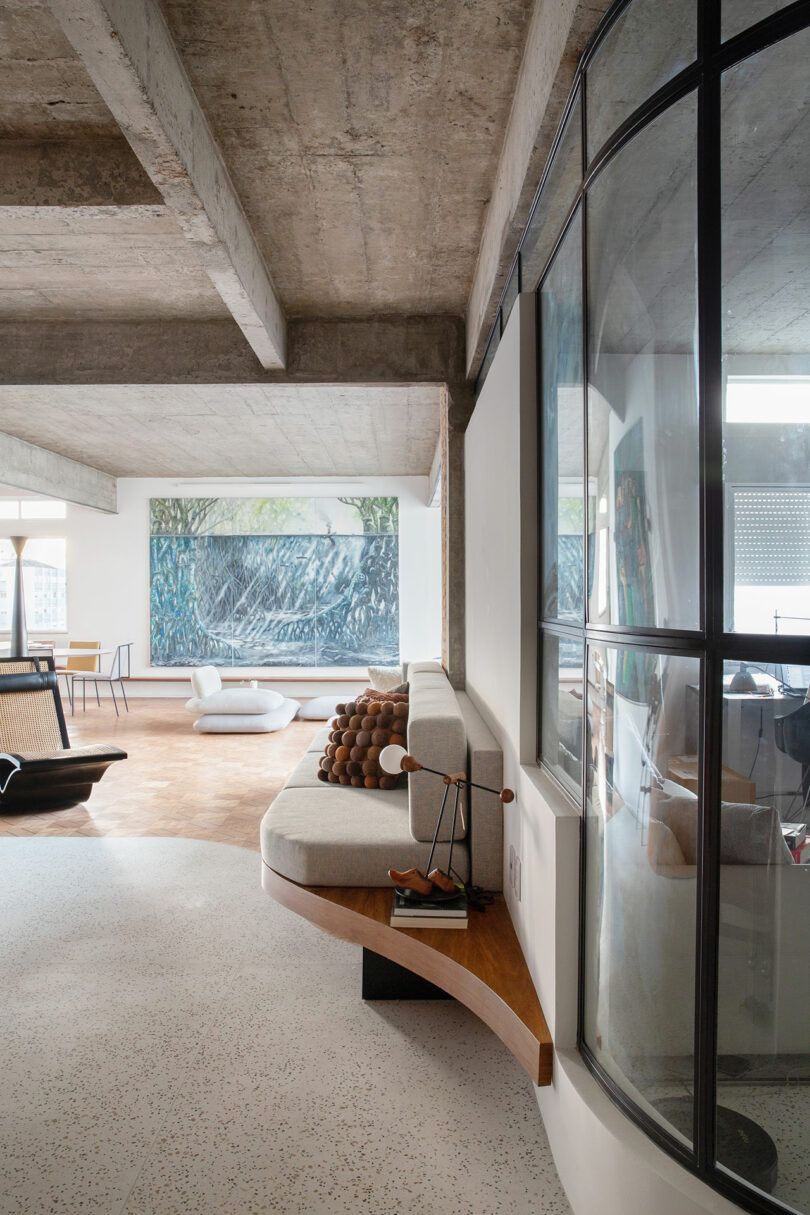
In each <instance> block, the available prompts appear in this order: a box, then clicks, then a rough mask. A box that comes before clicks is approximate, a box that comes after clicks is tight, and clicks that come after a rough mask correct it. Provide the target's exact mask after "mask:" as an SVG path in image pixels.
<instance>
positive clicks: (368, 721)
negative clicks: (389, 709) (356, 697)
mask: <svg viewBox="0 0 810 1215" xmlns="http://www.w3.org/2000/svg"><path fill="white" fill-rule="evenodd" d="M376 724H377V718H376V717H364V718H363V720H362V724H361V728H362V729H363V730H373V729H374V727H375V726H376Z"/></svg>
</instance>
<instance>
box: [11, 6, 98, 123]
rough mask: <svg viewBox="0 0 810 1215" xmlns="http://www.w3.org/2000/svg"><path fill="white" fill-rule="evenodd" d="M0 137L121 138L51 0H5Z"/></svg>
mask: <svg viewBox="0 0 810 1215" xmlns="http://www.w3.org/2000/svg"><path fill="white" fill-rule="evenodd" d="M0 79H2V81H3V88H2V91H0V139H44V140H53V139H56V140H63V139H71V138H74V137H81V138H83V139H88V138H91V137H94V138H95V137H97V138H113V139H114V138H116V137H119V138H120V132H119V130H118V127H117V126H116V123H115V120H114V119H113V117H112V115H111V114H110V111H109V110H108V109H107V106H106V105H105V104H104V102H103V101H102V99H101V97H100V96H99V94H98V91H97V90H96V88H95V86H94V85H93V82H92V80H91V79H90V77H89V76H88V74H87V72H86V70H85V68H84V66H83V64H82V62H81V60H80V59H79V57H78V55H77V54H76V52H75V51H74V50H73V47H72V46H71V45H70V43H69V42H68V40H67V38H66V37H65V35H64V34H63V32H62V29H61V27H60V25H59V22H58V21H57V20H56V18H55V17H54V15H53V13H52V12H51V11H50V9H49V8H48V4H47V0H0Z"/></svg>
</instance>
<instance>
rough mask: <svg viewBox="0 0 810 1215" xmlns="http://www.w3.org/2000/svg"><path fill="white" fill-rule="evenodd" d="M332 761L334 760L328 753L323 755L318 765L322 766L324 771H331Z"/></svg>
mask: <svg viewBox="0 0 810 1215" xmlns="http://www.w3.org/2000/svg"><path fill="white" fill-rule="evenodd" d="M334 763H335V761H334V760H333V759H330V758H329V756H328V755H324V756H323V757H322V759H321V762H320V764H319V765H318V767H319V768H322V769H323V771H324V772H331V771H332V768H333V766H334Z"/></svg>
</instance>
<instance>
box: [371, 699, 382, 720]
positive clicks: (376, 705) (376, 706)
mask: <svg viewBox="0 0 810 1215" xmlns="http://www.w3.org/2000/svg"><path fill="white" fill-rule="evenodd" d="M381 712H382V705H381V704H380V702H379V700H372V702H371V704H370V705H369V706H368V713H369V716H370V717H376V716H377V714H378V713H381Z"/></svg>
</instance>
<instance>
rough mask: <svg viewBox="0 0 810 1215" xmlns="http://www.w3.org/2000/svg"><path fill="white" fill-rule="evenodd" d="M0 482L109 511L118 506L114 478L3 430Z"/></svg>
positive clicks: (1, 436) (0, 436) (0, 454)
mask: <svg viewBox="0 0 810 1215" xmlns="http://www.w3.org/2000/svg"><path fill="white" fill-rule="evenodd" d="M0 482H2V483H3V484H4V485H13V486H14V488H15V489H21V490H28V491H29V492H31V493H36V494H45V495H46V496H47V497H49V498H61V499H63V500H64V501H65V502H76V503H77V504H78V505H79V506H92V507H94V508H95V509H96V510H103V511H107V512H109V513H113V512H115V511H116V510H117V509H118V491H117V488H116V481H115V477H112V476H109V475H108V474H107V473H104V472H100V471H99V470H98V469H97V468H91V467H89V466H88V465H87V464H82V463H79V462H77V461H76V460H69V459H66V458H65V457H64V456H60V455H57V454H56V453H55V452H52V451H46V450H45V448H44V447H39V446H35V445H34V444H33V443H25V442H23V441H22V440H21V439H18V438H15V437H14V436H13V435H8V434H3V433H0Z"/></svg>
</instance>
